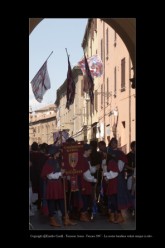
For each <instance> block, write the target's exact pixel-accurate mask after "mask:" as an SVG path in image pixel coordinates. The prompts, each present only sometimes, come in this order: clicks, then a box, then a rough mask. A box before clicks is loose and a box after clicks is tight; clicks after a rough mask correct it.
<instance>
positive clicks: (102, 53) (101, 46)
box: [101, 39, 103, 61]
mask: <svg viewBox="0 0 165 248" xmlns="http://www.w3.org/2000/svg"><path fill="white" fill-rule="evenodd" d="M101 60H102V61H103V39H101Z"/></svg>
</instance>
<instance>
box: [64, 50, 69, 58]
mask: <svg viewBox="0 0 165 248" xmlns="http://www.w3.org/2000/svg"><path fill="white" fill-rule="evenodd" d="M65 50H66V54H67V56H68V57H69V54H68V51H67V48H65Z"/></svg>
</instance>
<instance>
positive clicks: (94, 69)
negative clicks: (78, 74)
mask: <svg viewBox="0 0 165 248" xmlns="http://www.w3.org/2000/svg"><path fill="white" fill-rule="evenodd" d="M87 61H88V65H89V69H90V72H91V75H92V77H101V76H102V74H103V62H102V60H101V59H100V57H99V56H98V55H97V54H96V55H93V56H92V57H90V58H88V59H87ZM78 65H79V66H80V68H81V70H82V72H83V74H85V61H84V58H83V59H82V60H80V61H79V62H78Z"/></svg>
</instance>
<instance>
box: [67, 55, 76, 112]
mask: <svg viewBox="0 0 165 248" xmlns="http://www.w3.org/2000/svg"><path fill="white" fill-rule="evenodd" d="M67 56H68V72H67V80H66V82H67V95H66V97H67V102H66V108H67V109H69V106H70V105H71V104H73V102H74V97H75V82H74V80H73V74H72V69H71V65H70V61H69V55H68V54H67Z"/></svg>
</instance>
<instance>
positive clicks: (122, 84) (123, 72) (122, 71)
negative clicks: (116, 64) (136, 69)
mask: <svg viewBox="0 0 165 248" xmlns="http://www.w3.org/2000/svg"><path fill="white" fill-rule="evenodd" d="M122 91H125V58H124V59H122V60H121V92H122Z"/></svg>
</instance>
